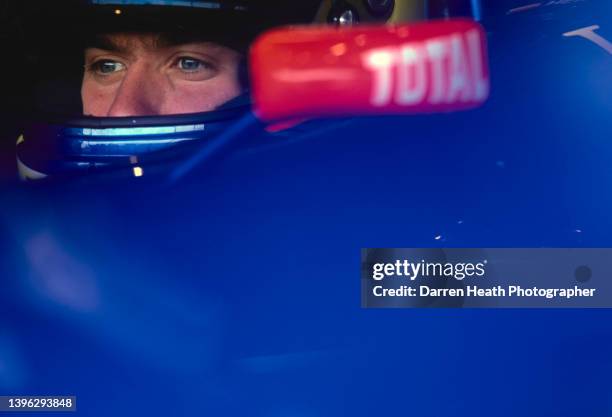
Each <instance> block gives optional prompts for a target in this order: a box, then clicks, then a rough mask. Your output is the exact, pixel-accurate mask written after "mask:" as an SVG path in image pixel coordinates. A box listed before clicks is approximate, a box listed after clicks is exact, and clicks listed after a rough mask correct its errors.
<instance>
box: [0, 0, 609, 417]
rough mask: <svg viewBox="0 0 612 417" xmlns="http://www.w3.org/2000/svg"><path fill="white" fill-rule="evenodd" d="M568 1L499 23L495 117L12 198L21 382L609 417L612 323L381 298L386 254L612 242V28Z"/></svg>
mask: <svg viewBox="0 0 612 417" xmlns="http://www.w3.org/2000/svg"><path fill="white" fill-rule="evenodd" d="M559 3H560V4H550V5H542V6H540V8H539V9H537V10H536V9H534V10H531V11H529V12H522V13H512V14H505V13H501V14H499V15H498V16H497V17H490V19H491V20H490V22H491V23H489V24H488V25H489V26H487V28H488V31H489V32H490V54H491V66H492V79H493V86H492V97H491V100H490V101H489V103H488V104H487V105H486V106H485V107H484V108H482V109H480V110H477V111H472V112H467V113H457V114H448V115H435V116H422V117H405V118H397V117H393V118H391V117H390V118H376V119H367V118H365V119H359V120H355V121H352V122H349V123H338V124H336V123H334V124H328V125H326V128H327V130H322V131H318V130H317V131H316V132H314V129H315V127H312V130H311V129H310V128H309V129H305V132H306V133H305V134H304V136H303V137H301V138H298V137H294V138H293V139H287V141H286V143H282V144H281V143H278V142H271V143H270V146H268V147H254V148H250V149H249V150H243V151H236V152H233V153H231V154H230V155H223V158H217V159H215V160H213V161H210V162H211V163H208V164H204V165H203V166H201V167H200V168H198V169H195V170H193V171H191V172H190V173H189V175H187V176H185V177H184V178H183V179H182V180H181V181H179V182H177V183H175V184H174V185H173V186H170V187H168V186H165V187H160V186H156V185H154V184H153V185H152V184H148V183H145V182H142V183H139V182H136V183H133V182H125V183H123V184H121V183H114V184H111V185H107V186H95V187H94V186H89V185H88V186H85V187H83V186H79V185H77V184H72V183H63V184H55V185H50V186H44V187H35V188H34V189H23V188H21V187H14V188H9V187H5V191H4V193H3V197H4V198H3V200H4V202H3V206H4V208H3V212H2V216H1V223H0V228H1V230H2V231H3V233H2V255H1V258H0V259H2V263H1V264H0V267H1V268H2V270H1V271H0V273H1V276H2V283H3V290H2V292H0V306H1V308H2V315H1V316H0V323H1V327H0V391H1V392H5V393H21V394H46V393H50V394H52V393H55V394H75V395H77V396H78V408H79V414H81V415H86V416H111V415H160V416H170V415H199V416H202V415H207V416H208V415H248V416H332V415H333V416H361V415H363V416H431V417H438V416H463V415H465V416H487V417H490V416H509V417H516V416H521V415H534V416H536V415H537V416H606V415H609V414H610V413H611V412H612V396H611V394H610V393H611V388H612V384H611V382H610V381H611V376H612V359H611V355H610V352H611V348H612V326H611V325H610V323H611V322H612V314H611V313H610V312H609V311H608V310H590V311H589V310H572V311H568V310H537V311H536V310H513V311H512V310H507V311H502V310H479V311H474V310H364V309H361V308H360V306H359V302H360V301H359V300H360V296H359V289H360V287H359V256H360V251H359V249H360V248H362V247H421V246H439V247H448V246H458V247H495V246H516V247H538V246H557V247H591V246H605V247H607V246H610V241H611V236H612V224H611V222H610V220H609V216H610V213H611V212H612V191H611V190H612V168H611V167H612V164H611V160H612V123H610V111H611V110H612V94H610V92H611V87H612V55H610V54H609V53H608V52H606V51H605V50H604V49H602V48H601V47H599V46H597V45H595V44H593V43H592V42H590V41H589V40H586V39H583V38H579V37H573V38H567V37H563V36H562V34H563V33H565V32H567V31H571V30H575V29H579V28H581V27H587V26H590V25H599V26H600V29H599V30H598V31H597V32H598V33H599V34H601V35H602V36H604V37H605V38H607V39H612V18H611V17H612V15H611V14H610V6H609V5H608V4H607V2H605V1H599V2H596V1H582V2H570V3H569V4H561V3H563V2H559ZM485 24H487V21H485ZM319 128H322V125H318V126H317V127H316V129H319ZM296 136H299V134H296ZM145 176H146V173H145ZM436 238H437V239H436Z"/></svg>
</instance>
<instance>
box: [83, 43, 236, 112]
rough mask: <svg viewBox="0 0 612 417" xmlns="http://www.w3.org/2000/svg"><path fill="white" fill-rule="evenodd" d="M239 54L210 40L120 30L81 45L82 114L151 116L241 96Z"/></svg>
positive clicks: (209, 105) (194, 109) (208, 107)
mask: <svg viewBox="0 0 612 417" xmlns="http://www.w3.org/2000/svg"><path fill="white" fill-rule="evenodd" d="M240 60H241V54H240V53H238V52H236V51H234V50H233V49H230V48H228V47H225V46H222V45H219V44H216V43H213V42H200V41H195V42H186V43H185V42H184V41H181V42H174V41H171V40H169V39H167V38H166V37H164V36H161V35H159V34H137V33H119V34H109V35H103V36H99V37H97V38H96V42H95V45H94V46H92V47H89V48H87V49H86V50H85V73H84V76H83V83H82V85H81V98H82V100H83V113H84V114H85V115H90V116H98V117H119V116H153V115H166V114H181V113H196V112H203V111H209V110H214V109H215V108H217V107H219V106H220V105H222V104H223V103H225V102H227V101H229V100H231V99H232V98H235V97H236V96H238V95H240V93H241V87H240V81H239V76H238V74H239V64H240Z"/></svg>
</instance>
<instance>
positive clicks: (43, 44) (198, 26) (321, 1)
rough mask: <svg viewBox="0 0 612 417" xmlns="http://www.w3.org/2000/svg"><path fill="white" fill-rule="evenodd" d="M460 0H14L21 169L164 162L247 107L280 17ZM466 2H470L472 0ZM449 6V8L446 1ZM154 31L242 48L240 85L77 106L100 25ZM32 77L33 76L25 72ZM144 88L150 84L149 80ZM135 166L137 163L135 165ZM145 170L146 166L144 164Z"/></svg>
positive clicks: (301, 19) (422, 12)
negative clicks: (144, 109)
mask: <svg viewBox="0 0 612 417" xmlns="http://www.w3.org/2000/svg"><path fill="white" fill-rule="evenodd" d="M449 1H451V2H453V1H454V2H455V3H457V1H456V0H442V1H441V0H437V1H433V0H430V1H426V0H295V1H293V0H292V1H288V0H280V1H279V0H260V1H258V0H193V1H189V0H63V1H46V2H21V3H15V4H14V5H13V8H12V10H11V11H9V13H15V14H16V15H19V16H23V20H22V22H21V24H20V25H18V26H19V29H20V31H19V34H18V36H19V39H15V42H16V43H18V44H19V45H21V48H18V49H21V50H23V51H25V52H24V57H23V59H24V61H25V62H27V64H28V65H26V70H25V71H23V72H21V73H20V74H19V75H18V77H22V78H23V79H22V81H24V85H28V86H30V87H29V88H26V89H24V90H22V92H21V97H20V99H21V100H22V101H23V102H27V103H28V104H27V106H26V107H27V110H28V111H27V113H28V117H27V120H28V122H27V125H26V126H25V128H24V129H23V134H22V135H20V136H19V138H18V140H17V162H18V168H19V171H20V175H21V177H22V178H24V179H29V180H33V179H42V178H48V177H51V178H53V177H57V176H65V175H68V176H72V175H75V174H76V175H80V174H82V173H91V172H110V171H113V170H116V169H118V168H123V169H124V171H125V172H133V173H134V175H136V176H141V175H142V174H143V166H145V168H144V169H145V170H147V167H148V166H151V167H154V166H167V165H168V164H172V163H174V162H175V161H180V160H181V159H184V158H186V157H188V156H189V155H190V154H192V153H193V152H194V149H197V148H198V147H201V146H202V144H204V143H205V142H207V141H212V140H214V138H215V137H217V136H218V135H219V134H221V133H222V132H224V131H225V130H226V129H228V128H229V127H231V126H232V125H233V124H235V123H236V122H237V121H238V120H239V119H240V118H241V117H244V116H245V114H248V113H249V112H250V110H251V106H250V102H249V98H248V74H247V72H246V68H247V65H246V57H247V53H246V52H247V50H248V48H249V45H250V44H251V43H252V41H253V40H254V38H255V37H256V36H257V35H258V34H260V33H261V32H263V31H265V30H267V29H269V28H272V27H276V26H283V25H293V24H307V23H320V24H331V25H339V26H342V25H352V24H356V23H360V22H368V23H375V22H378V23H385V22H390V23H394V22H403V21H410V20H422V19H425V18H427V17H428V15H429V17H440V16H436V15H435V13H437V12H434V11H432V10H436V8H435V7H432V4H434V3H440V4H441V6H440V7H438V9H440V10H448V7H446V6H444V5H445V4H446V5H448V2H449ZM468 3H474V1H469V2H468ZM444 7H446V9H445V8H444ZM113 33H158V34H163V35H164V36H166V37H169V38H172V39H174V40H178V41H179V42H180V40H181V39H184V40H185V41H187V40H191V39H198V40H206V41H210V42H214V43H217V44H220V45H223V46H226V47H228V48H231V49H232V50H234V51H237V52H239V53H241V54H242V56H243V57H244V59H243V61H242V63H241V65H240V71H239V72H238V74H239V77H240V80H239V81H240V84H241V88H242V92H243V94H242V95H239V96H238V97H233V98H232V99H231V100H229V101H227V102H225V103H223V104H222V105H220V106H218V107H217V108H215V109H214V110H213V111H205V112H195V113H189V114H159V115H158V114H156V115H146V116H139V115H134V116H131V115H129V116H126V117H92V116H87V115H83V103H82V102H81V95H80V88H81V82H82V79H83V51H84V49H85V48H86V47H88V46H90V45H91V44H92V43H94V42H95V41H96V39H97V38H98V37H99V36H100V35H105V34H113ZM28 81H29V82H28ZM144 88H146V84H145V87H144ZM136 168H138V169H136ZM146 172H151V171H149V170H147V171H146Z"/></svg>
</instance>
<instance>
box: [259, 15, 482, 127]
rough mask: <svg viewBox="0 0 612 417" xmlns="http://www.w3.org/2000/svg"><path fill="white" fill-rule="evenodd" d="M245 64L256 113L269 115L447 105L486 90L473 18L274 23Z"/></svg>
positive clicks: (472, 101) (471, 102) (475, 98)
mask: <svg viewBox="0 0 612 417" xmlns="http://www.w3.org/2000/svg"><path fill="white" fill-rule="evenodd" d="M250 65H251V68H250V73H251V81H252V89H253V90H252V91H253V99H254V102H255V112H256V115H257V116H258V117H259V118H260V119H262V120H264V121H268V122H272V121H277V122H278V121H283V120H291V119H301V118H318V117H330V116H356V115H382V114H413V113H432V112H447V111H455V110H463V109H468V108H473V107H476V106H479V105H480V104H482V103H483V102H485V100H486V99H487V97H488V95H489V71H488V62H487V53H486V39H485V34H484V31H483V29H482V27H481V26H480V25H479V24H478V23H476V22H473V21H470V20H451V21H439V22H428V23H419V24H411V25H399V26H376V27H375V26H355V27H352V28H331V27H312V26H310V27H297V28H285V29H279V30H274V31H271V32H268V33H266V34H264V35H262V36H261V37H260V38H259V39H258V40H257V41H256V42H255V44H254V45H253V48H252V49H251V56H250Z"/></svg>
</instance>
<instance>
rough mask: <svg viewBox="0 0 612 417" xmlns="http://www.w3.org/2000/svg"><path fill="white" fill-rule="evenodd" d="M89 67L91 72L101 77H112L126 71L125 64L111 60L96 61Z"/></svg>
mask: <svg viewBox="0 0 612 417" xmlns="http://www.w3.org/2000/svg"><path fill="white" fill-rule="evenodd" d="M88 67H89V70H90V71H92V72H94V73H95V74H96V75H101V76H107V75H111V74H114V73H117V72H119V71H123V70H124V69H125V65H124V64H123V63H121V62H119V61H114V60H111V59H100V60H98V61H94V62H93V63H92V64H90V65H89V66H88Z"/></svg>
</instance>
